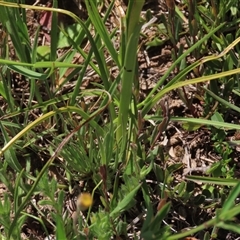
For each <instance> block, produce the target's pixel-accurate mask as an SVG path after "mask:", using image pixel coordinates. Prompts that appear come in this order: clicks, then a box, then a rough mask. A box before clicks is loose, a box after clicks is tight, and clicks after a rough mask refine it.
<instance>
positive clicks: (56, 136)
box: [0, 0, 240, 239]
mask: <svg viewBox="0 0 240 240" xmlns="http://www.w3.org/2000/svg"><path fill="white" fill-rule="evenodd" d="M85 5H86V9H87V12H88V16H89V18H88V19H87V20H86V21H85V22H83V21H82V20H80V19H79V18H78V17H77V16H75V15H74V14H73V13H71V12H69V11H67V10H62V9H59V8H58V6H57V1H53V7H52V8H47V7H38V6H28V5H25V4H17V3H14V2H5V1H4V2H0V10H1V12H3V14H1V16H0V20H1V22H2V31H3V32H4V34H5V35H6V37H5V38H4V39H5V40H3V41H2V42H1V48H2V51H1V59H0V64H1V75H0V78H1V82H0V94H1V96H2V99H1V101H2V102H3V103H4V105H5V108H4V109H1V121H0V128H1V132H2V133H1V143H2V146H3V147H2V149H1V151H0V156H1V157H2V158H3V161H2V163H1V164H0V171H1V174H0V179H1V182H2V183H3V184H4V186H5V187H6V188H7V191H6V193H5V194H4V195H3V196H2V197H3V200H2V202H1V203H0V224H1V225H2V227H3V231H2V238H3V239H4V238H6V239H21V233H22V232H23V228H24V224H26V223H27V222H28V221H29V219H34V220H36V222H37V223H38V225H39V226H40V227H41V229H42V232H43V235H44V236H49V235H50V234H53V235H55V236H56V237H57V239H82V238H84V239H94V238H97V239H110V238H111V237H115V238H120V237H123V238H132V239H137V238H142V239H160V238H161V239H182V238H186V237H188V236H193V235H197V234H199V233H201V232H202V231H203V230H204V229H206V228H207V229H209V230H205V232H204V239H210V238H216V236H217V234H218V233H217V232H218V229H220V228H222V229H226V230H229V231H232V232H235V233H238V234H239V229H238V224H237V222H236V221H235V217H236V216H237V215H238V214H239V211H240V207H239V206H238V204H235V203H234V201H235V199H236V198H237V196H238V195H239V192H240V183H239V181H237V180H234V176H233V175H234V167H231V166H230V165H229V162H230V160H231V153H232V150H231V149H230V145H229V143H228V142H226V136H227V131H228V130H229V129H232V130H237V129H240V127H239V126H238V125H237V124H233V123H228V122H227V121H225V119H224V114H225V112H226V110H228V109H232V110H233V111H236V112H239V108H238V107H237V106H236V105H235V104H233V103H230V101H229V97H230V96H232V94H239V92H238V88H237V86H239V83H238V74H239V72H240V69H239V68H238V59H237V56H238V47H237V44H238V43H239V41H240V38H239V36H238V32H237V31H236V32H233V33H226V31H227V30H228V28H229V27H230V26H231V27H234V26H236V24H237V23H238V20H237V18H236V15H237V13H236V12H235V10H236V7H237V2H235V1H232V5H231V4H227V5H226V6H224V5H222V4H219V6H217V5H216V4H215V3H213V2H212V3H211V4H208V3H207V2H203V3H201V4H199V5H197V2H196V1H188V2H187V4H186V6H187V7H188V11H189V16H190V18H189V19H190V20H189V22H188V27H187V30H186V29H185V30H184V31H189V36H190V38H188V34H186V36H185V38H186V41H187V43H188V45H189V46H188V49H186V50H183V48H182V47H179V48H178V47H177V42H178V41H179V39H178V37H179V36H182V35H183V33H182V32H181V31H183V28H182V21H183V20H184V15H183V14H182V12H181V11H180V9H179V8H178V6H176V5H175V4H174V2H172V1H167V7H168V10H169V15H168V17H167V18H163V19H165V20H163V22H164V26H165V28H166V29H165V30H166V33H167V34H169V39H170V41H171V43H172V44H173V49H174V52H173V54H172V60H173V62H172V65H171V67H170V68H169V69H168V70H167V71H166V72H165V74H164V75H163V77H161V78H160V79H159V81H158V82H157V84H156V86H155V87H154V88H153V89H152V90H151V91H150V92H149V93H148V94H147V95H146V97H145V98H144V99H141V98H139V93H140V92H141V89H140V88H139V79H138V77H137V76H138V70H139V69H138V63H137V55H138V51H139V48H138V43H139V39H140V33H141V29H142V25H143V23H144V19H142V18H141V10H142V7H143V5H144V1H143V0H141V1H131V0H130V1H129V2H128V6H127V8H126V12H125V13H124V11H123V12H122V11H121V10H123V9H122V8H121V5H120V4H119V2H118V1H111V3H110V4H109V5H108V8H106V9H105V10H103V11H105V12H104V17H102V15H101V14H100V13H99V11H98V7H99V6H103V5H104V2H101V1H85ZM26 9H33V10H35V11H39V10H41V11H50V12H52V31H51V34H50V39H51V40H50V48H48V49H47V51H48V57H49V61H45V60H44V59H41V58H40V59H39V57H38V54H39V51H40V53H41V51H43V50H44V49H45V48H38V37H39V31H40V29H39V28H37V29H35V38H34V39H33V41H30V37H29V32H28V28H27V21H26ZM101 9H102V8H101ZM116 9H117V10H116ZM119 9H120V11H119ZM115 11H116V12H118V13H119V12H122V15H121V16H120V21H118V22H119V23H120V25H119V26H118V25H117V26H115V29H113V31H112V32H109V30H108V28H107V27H106V26H105V22H106V21H107V19H108V18H109V16H110V14H112V13H113V12H115ZM229 12H230V13H231V16H232V18H233V20H234V22H231V23H225V22H224V21H222V22H223V23H222V24H219V22H218V19H219V18H221V19H223V20H224V19H225V15H226V14H227V13H229ZM59 13H62V14H66V15H68V16H70V17H72V18H73V19H74V20H75V21H76V25H77V29H78V33H77V34H78V36H77V37H76V38H75V36H71V34H70V33H69V31H68V30H66V29H65V28H64V27H63V26H61V27H60V30H59V31H60V32H58V30H57V29H58V27H57V26H58V21H57V19H58V17H57V15H58V14H59ZM206 13H209V15H206ZM16 23H17V24H16ZM200 26H201V27H200ZM89 29H91V31H90V30H89ZM60 34H62V35H61V36H64V37H65V38H64V39H65V40H64V41H66V40H67V42H68V44H69V43H71V45H72V47H71V48H70V49H69V51H68V52H66V53H64V54H62V55H61V56H60V57H58V56H57V54H56V50H57V48H58V43H59V41H60V40H59V36H60ZM117 34H118V41H119V48H118V49H116V48H115V46H114V44H113V38H114V37H115V35H117ZM8 37H9V39H10V40H11V44H12V45H11V48H12V49H11V51H13V52H14V54H15V55H14V57H15V60H13V59H10V57H9V56H10V50H9V45H8V41H7V40H6V39H7V38H8ZM84 39H86V40H87V42H88V43H87V44H90V46H91V48H90V50H89V49H88V50H86V49H87V48H82V47H80V46H83V45H84V41H83V40H84ZM62 44H63V43H62ZM209 44H210V47H211V49H212V50H211V51H209V50H208V45H209ZM68 46H69V45H68ZM45 50H46V49H45ZM45 50H44V51H45ZM235 51H236V52H235ZM213 52H214V53H215V52H217V54H212V53H213ZM206 53H207V54H206ZM76 54H77V55H80V56H81V58H82V59H83V60H82V61H81V63H72V62H74V58H75V56H76ZM40 55H41V56H43V55H44V54H43V53H41V54H40ZM190 55H191V56H192V57H194V58H195V61H194V62H193V63H192V64H189V63H188V61H187V60H186V59H187V57H189V56H190ZM106 58H109V59H111V62H110V65H111V66H110V65H109V62H108V61H106V60H105V59H106ZM112 66H114V67H115V68H116V69H117V71H116V72H117V74H116V75H115V77H114V80H113V81H112V78H113V76H112V72H111V67H112ZM200 66H204V68H203V72H202V76H201V74H198V75H197V78H192V79H187V78H189V76H190V75H189V74H190V73H196V69H197V68H198V67H200ZM90 68H91V69H92V70H93V71H94V72H95V73H96V76H97V77H98V78H99V79H101V82H100V83H94V84H93V85H94V87H92V89H88V90H81V88H80V86H81V85H82V83H83V79H84V76H85V75H87V73H88V71H89V69H90ZM174 69H177V70H178V71H176V73H175V75H174V77H173V78H172V79H170V80H168V81H167V79H168V77H169V75H170V73H172V71H173V70H174ZM13 73H17V74H19V76H20V75H21V76H23V78H25V80H26V81H27V82H28V84H29V88H28V92H27V93H25V94H24V97H22V98H20V99H18V98H17V96H16V94H15V93H14V92H13V91H12V90H11V87H12V85H11V78H12V76H13ZM69 73H70V74H69ZM75 74H77V79H76V81H75V82H74V88H73V89H72V90H71V91H70V92H67V93H65V92H64V87H67V86H68V85H71V81H72V80H73V79H72V78H73V76H74V75H75ZM62 79H64V80H63V81H62ZM59 80H61V81H59ZM59 83H60V84H59ZM190 84H192V85H196V86H198V88H200V89H201V91H204V94H205V97H204V98H203V96H201V97H202V98H201V100H202V101H204V104H205V106H204V108H205V109H206V110H207V109H208V108H210V109H211V108H212V104H213V103H214V102H218V104H219V106H224V108H220V107H217V108H214V112H213V113H212V114H211V115H209V116H207V117H204V116H201V117H199V115H195V114H194V108H193V101H192V99H188V97H187V95H186V92H185V89H184V87H185V86H188V85H190ZM222 86H224V88H222ZM181 88H182V90H183V93H184V94H183V95H181V91H179V92H178V94H179V98H182V99H183V102H184V103H185V104H186V106H187V107H188V108H189V109H192V112H191V113H192V115H193V117H184V118H180V117H175V116H170V112H169V107H168V103H167V101H165V100H166V99H163V98H164V97H165V96H166V95H167V93H169V92H170V91H172V90H176V89H177V90H179V89H181ZM219 92H220V93H221V94H222V97H220V95H219V94H218V93H219ZM226 96H227V97H226ZM216 106H218V105H216ZM154 108H156V109H157V111H154V110H153V109H154ZM222 109H224V110H222ZM144 121H145V122H150V123H154V124H153V125H154V127H153V128H149V129H151V130H150V132H147V131H146V132H144V130H145V125H144ZM170 121H172V122H174V121H175V122H181V123H184V124H183V127H184V128H185V130H188V131H193V130H195V131H196V130H197V129H199V128H200V127H203V126H207V127H209V128H210V129H212V141H213V142H214V146H215V150H216V151H217V152H218V153H219V154H220V155H221V156H222V160H221V161H219V162H218V163H216V164H214V165H213V166H212V168H211V169H210V170H209V171H208V174H209V175H210V176H208V177H205V176H186V179H185V180H184V179H181V181H180V182H178V183H177V184H175V183H176V182H175V181H174V178H175V175H174V174H175V172H178V171H180V169H182V167H183V164H182V163H173V164H168V161H167V160H168V157H167V154H166V152H164V150H163V148H162V147H161V146H159V144H158V142H159V138H160V136H161V135H163V133H164V131H166V129H167V127H168V126H169V124H170ZM142 135H143V136H144V138H142V137H141V136H142ZM223 146H224V148H223ZM156 159H161V162H160V164H157V163H156ZM37 163H38V164H39V165H38V164H37ZM229 170H230V171H229ZM150 177H151V178H154V181H153V182H156V183H155V186H154V187H153V186H152V185H151V184H149V178H150ZM220 177H221V178H220ZM155 180H156V181H155ZM188 180H189V181H193V182H194V181H195V182H199V181H201V182H202V183H204V184H205V185H200V186H198V187H197V189H198V195H197V196H196V191H195V189H194V188H192V187H191V186H190V182H189V181H188ZM215 185H218V188H216V189H218V191H217V193H216V191H215V187H214V186H215ZM223 186H229V188H224V187H223ZM216 194H217V196H218V199H220V200H219V202H218V204H219V205H220V207H218V206H217V204H216V205H215V208H216V209H215V210H216V211H215V212H214V214H213V218H212V219H210V220H209V219H206V220H204V222H201V223H199V224H198V225H197V226H192V229H190V230H188V231H183V232H180V230H181V229H178V230H175V229H174V228H172V227H171V226H170V222H167V218H168V216H169V214H171V212H172V209H171V201H174V200H176V201H179V203H184V204H189V203H190V202H193V203H194V204H195V205H194V206H196V207H199V208H201V207H203V206H204V207H207V206H206V202H205V200H206V199H209V198H210V199H214V198H215V197H216V196H215V195H216ZM79 196H80V197H79ZM156 203H157V205H158V206H155V205H156ZM75 204H77V206H74V205H75ZM30 206H31V208H32V209H34V210H32V211H30V212H29V211H28V208H29V207H30ZM217 208H219V209H217ZM137 216H138V220H136V217H137ZM138 224H139V226H137V225H138ZM16 226H17V227H16ZM135 226H137V227H136V228H138V230H139V231H140V233H139V232H138V231H136V230H135V228H134V227H135ZM177 232H179V233H177Z"/></svg>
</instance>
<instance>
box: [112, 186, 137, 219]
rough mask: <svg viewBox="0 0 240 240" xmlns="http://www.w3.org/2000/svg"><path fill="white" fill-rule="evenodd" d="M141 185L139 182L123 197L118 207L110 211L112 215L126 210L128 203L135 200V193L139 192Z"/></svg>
mask: <svg viewBox="0 0 240 240" xmlns="http://www.w3.org/2000/svg"><path fill="white" fill-rule="evenodd" d="M140 187H141V184H139V185H138V186H137V187H136V188H135V189H133V190H132V191H131V192H130V193H128V194H127V195H126V196H125V197H124V198H123V200H122V201H121V202H119V203H118V205H117V207H116V208H115V209H114V210H113V211H112V212H111V213H110V217H113V216H114V215H116V214H119V213H121V212H122V211H124V210H125V209H126V208H127V206H128V204H129V203H130V202H131V201H132V200H133V198H134V196H135V194H136V193H137V191H138V189H139V188H140Z"/></svg>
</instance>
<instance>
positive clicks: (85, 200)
mask: <svg viewBox="0 0 240 240" xmlns="http://www.w3.org/2000/svg"><path fill="white" fill-rule="evenodd" d="M92 204H93V199H92V195H91V194H90V193H87V192H85V193H80V194H79V196H78V199H77V206H78V208H79V210H80V211H85V210H87V209H88V208H89V207H90V206H91V205H92Z"/></svg>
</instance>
